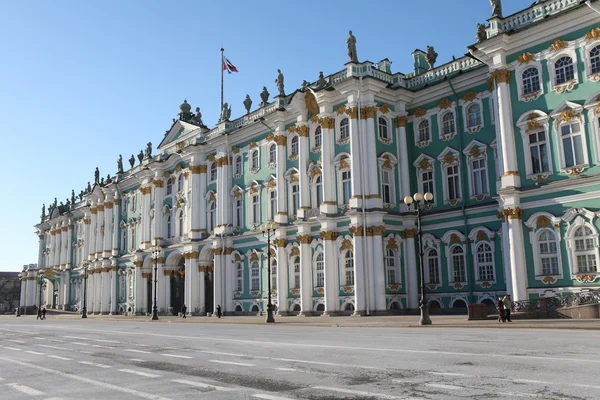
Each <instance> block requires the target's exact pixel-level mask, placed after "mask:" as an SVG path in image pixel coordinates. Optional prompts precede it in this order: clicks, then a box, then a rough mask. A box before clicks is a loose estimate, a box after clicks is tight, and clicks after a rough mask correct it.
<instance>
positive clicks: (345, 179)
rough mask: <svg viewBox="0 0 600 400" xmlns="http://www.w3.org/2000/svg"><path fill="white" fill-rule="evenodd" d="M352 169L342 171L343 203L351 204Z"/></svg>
mask: <svg viewBox="0 0 600 400" xmlns="http://www.w3.org/2000/svg"><path fill="white" fill-rule="evenodd" d="M350 188H351V180H350V170H348V171H343V172H342V196H343V198H342V204H350V195H351V190H350Z"/></svg>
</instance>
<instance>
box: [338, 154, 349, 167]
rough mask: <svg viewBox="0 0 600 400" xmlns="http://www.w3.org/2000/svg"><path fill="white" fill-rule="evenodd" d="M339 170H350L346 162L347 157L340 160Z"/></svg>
mask: <svg viewBox="0 0 600 400" xmlns="http://www.w3.org/2000/svg"><path fill="white" fill-rule="evenodd" d="M340 168H341V169H344V168H350V163H349V162H348V157H344V158H342V159H341V160H340Z"/></svg>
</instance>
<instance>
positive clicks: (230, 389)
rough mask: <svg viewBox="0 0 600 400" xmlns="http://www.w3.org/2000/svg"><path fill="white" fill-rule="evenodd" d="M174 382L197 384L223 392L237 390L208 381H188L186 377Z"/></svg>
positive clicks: (197, 385) (200, 386)
mask: <svg viewBox="0 0 600 400" xmlns="http://www.w3.org/2000/svg"><path fill="white" fill-rule="evenodd" d="M172 382H176V383H183V384H184V385H190V386H196V387H199V388H203V389H214V390H221V391H223V392H233V391H234V390H236V389H234V388H226V387H222V386H215V385H210V384H208V383H202V382H194V381H186V380H185V379H174V380H173V381H172Z"/></svg>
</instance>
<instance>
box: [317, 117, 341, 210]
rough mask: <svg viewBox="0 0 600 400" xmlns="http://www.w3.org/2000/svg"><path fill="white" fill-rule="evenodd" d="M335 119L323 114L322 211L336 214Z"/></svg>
mask: <svg viewBox="0 0 600 400" xmlns="http://www.w3.org/2000/svg"><path fill="white" fill-rule="evenodd" d="M334 126H335V119H334V118H332V117H330V116H328V115H325V114H322V119H321V129H322V139H323V140H322V147H321V157H322V163H321V166H322V170H323V203H322V204H321V206H320V207H321V213H323V214H336V213H337V208H338V207H337V196H336V191H335V187H336V179H335V166H334V164H333V160H334V158H335V131H334Z"/></svg>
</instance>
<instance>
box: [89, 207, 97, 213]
mask: <svg viewBox="0 0 600 400" xmlns="http://www.w3.org/2000/svg"><path fill="white" fill-rule="evenodd" d="M90 212H91V213H92V214H94V215H96V214H98V209H97V208H95V207H92V208H90Z"/></svg>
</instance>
